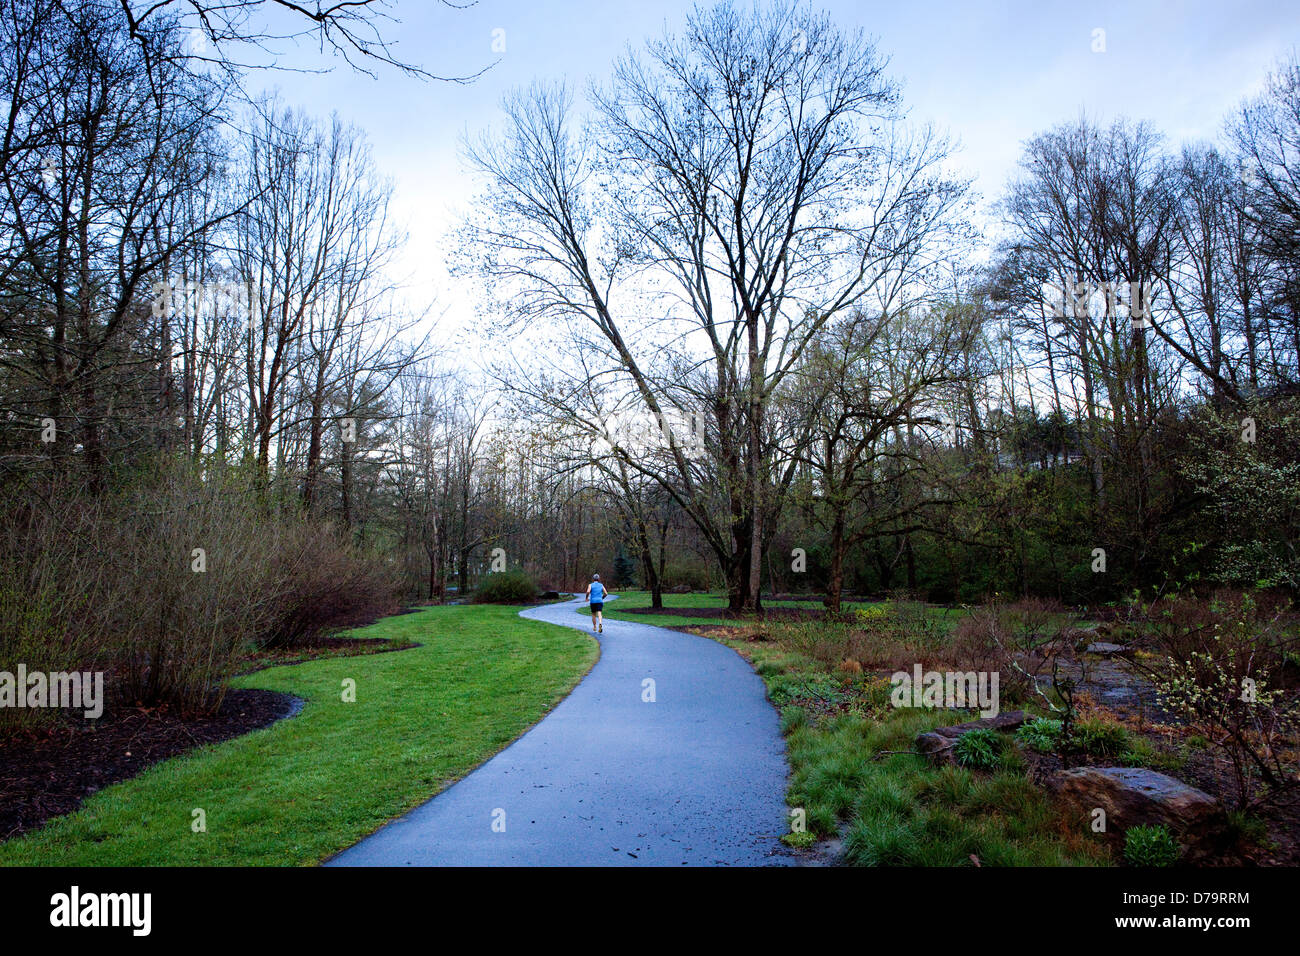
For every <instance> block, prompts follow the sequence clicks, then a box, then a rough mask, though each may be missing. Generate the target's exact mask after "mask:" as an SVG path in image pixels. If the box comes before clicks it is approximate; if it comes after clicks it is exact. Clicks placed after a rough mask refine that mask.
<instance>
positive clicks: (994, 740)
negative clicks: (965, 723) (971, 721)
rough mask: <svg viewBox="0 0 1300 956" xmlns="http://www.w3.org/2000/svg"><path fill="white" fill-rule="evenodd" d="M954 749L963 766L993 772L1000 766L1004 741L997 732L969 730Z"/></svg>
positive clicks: (958, 739) (958, 740) (954, 753)
mask: <svg viewBox="0 0 1300 956" xmlns="http://www.w3.org/2000/svg"><path fill="white" fill-rule="evenodd" d="M952 749H953V756H955V757H956V758H957V763H959V764H960V765H961V766H963V767H972V768H975V769H977V770H992V769H993V768H994V767H995V766H997V764H998V757H999V754H1000V752H1001V750H1002V739H1001V738H1000V737H999V736H998V732H997V731H996V730H988V729H982V730H969V731H967V732H966V733H964V734H962V735H961V736H960V737H958V738H957V742H956V743H955V744H953V748H952Z"/></svg>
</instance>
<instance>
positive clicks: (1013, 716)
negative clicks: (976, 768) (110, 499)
mask: <svg viewBox="0 0 1300 956" xmlns="http://www.w3.org/2000/svg"><path fill="white" fill-rule="evenodd" d="M1024 722H1025V712H1024V711H1023V710H1012V711H1008V712H1007V713H1005V714H998V715H997V716H996V717H981V718H980V719H979V720H968V721H966V723H964V724H953V725H952V726H951V727H936V728H935V729H934V730H931V731H929V732H927V733H924V734H918V735H917V738H916V749H917V751H918V752H919V753H922V754H925V755H926V756H927V757H929V758H930V760H931V761H932V762H934V763H956V757H955V756H954V754H953V752H952V748H953V745H954V744H956V743H957V738H958V737H960V736H961V735H962V734H965V733H969V732H970V731H972V730H1014V729H1015V728H1017V727H1019V726H1020V725H1021V724H1023V723H1024Z"/></svg>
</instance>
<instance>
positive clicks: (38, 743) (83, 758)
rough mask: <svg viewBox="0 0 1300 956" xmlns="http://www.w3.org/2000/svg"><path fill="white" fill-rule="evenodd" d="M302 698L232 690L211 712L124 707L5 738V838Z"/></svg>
mask: <svg viewBox="0 0 1300 956" xmlns="http://www.w3.org/2000/svg"><path fill="white" fill-rule="evenodd" d="M298 703H299V702H298V699H297V698H296V697H294V696H293V695H292V694H282V693H279V692H277V691H270V690H232V691H230V692H229V693H227V694H226V697H225V700H224V701H223V702H222V704H221V708H220V709H219V710H218V711H217V713H215V714H213V715H212V716H210V717H202V718H198V719H195V718H184V717H180V716H178V715H175V714H169V713H165V712H161V711H157V710H148V709H145V708H140V707H122V708H117V709H115V710H113V711H108V710H106V711H105V713H104V716H103V717H102V718H100V719H99V720H97V721H88V720H78V721H73V720H66V721H64V722H61V723H60V724H58V725H57V726H55V727H53V728H51V729H49V730H47V731H44V732H40V733H27V734H22V735H19V736H16V737H11V738H8V739H4V740H0V840H3V839H8V838H9V837H12V836H16V835H18V834H20V833H23V832H24V831H27V830H34V829H36V828H37V827H39V826H41V825H42V824H43V823H45V821H46V820H48V819H50V818H51V817H56V816H59V815H61V814H64V813H70V812H72V811H73V810H75V809H77V807H78V806H80V805H81V801H82V800H84V799H85V798H86V797H88V796H90V795H91V794H93V793H95V792H96V791H98V790H101V789H103V788H104V787H107V786H108V785H109V784H113V783H117V782H119V781H122V780H126V779H128V778H130V777H134V776H135V775H136V774H138V773H141V772H142V771H144V770H146V769H147V768H149V767H151V766H153V765H154V764H156V763H159V762H161V761H163V760H167V759H168V758H170V757H174V756H176V755H177V754H181V753H184V752H185V751H187V750H192V749H193V748H195V747H199V746H201V745H203V744H210V743H217V742H219V741H222V740H229V739H230V738H232V737H238V736H240V735H241V734H246V733H248V732H249V731H252V730H257V729H258V728H259V727H265V726H267V725H268V724H272V723H274V722H275V721H277V720H279V719H280V718H282V717H286V716H289V715H290V714H291V713H294V712H295V711H296V709H297V707H298Z"/></svg>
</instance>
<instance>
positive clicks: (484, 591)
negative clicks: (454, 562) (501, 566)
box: [474, 569, 537, 604]
mask: <svg viewBox="0 0 1300 956" xmlns="http://www.w3.org/2000/svg"><path fill="white" fill-rule="evenodd" d="M536 598H537V584H536V582H534V581H533V579H532V578H531V577H530V576H529V575H528V574H527V573H525V572H524V571H522V570H519V569H515V570H513V571H498V572H496V573H495V574H489V575H487V576H486V577H485V578H483V580H482V581H481V582H480V583H479V586H478V589H477V590H475V592H474V603H475V604H527V603H528V602H530V601H533V600H535V599H536Z"/></svg>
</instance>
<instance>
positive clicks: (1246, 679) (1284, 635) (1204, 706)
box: [1134, 592, 1300, 809]
mask: <svg viewBox="0 0 1300 956" xmlns="http://www.w3.org/2000/svg"><path fill="white" fill-rule="evenodd" d="M1145 616H1146V619H1147V626H1148V631H1149V634H1150V636H1151V640H1152V644H1153V648H1152V649H1153V650H1154V651H1155V652H1156V653H1155V654H1153V655H1151V656H1150V657H1149V658H1145V659H1144V658H1138V659H1136V660H1135V661H1134V666H1136V667H1137V668H1139V669H1140V670H1143V671H1145V672H1146V674H1147V675H1148V676H1149V677H1150V679H1151V680H1152V683H1154V684H1155V687H1156V691H1157V693H1158V694H1159V696H1160V698H1161V701H1162V703H1163V704H1164V706H1165V707H1166V708H1168V709H1169V710H1171V711H1172V712H1174V713H1176V714H1178V715H1179V716H1181V717H1182V718H1184V719H1185V720H1186V721H1187V722H1188V723H1189V724H1191V725H1192V726H1195V727H1198V728H1208V729H1209V730H1210V731H1212V733H1209V734H1206V735H1205V736H1206V737H1209V738H1210V739H1212V740H1213V742H1214V746H1216V747H1219V748H1221V749H1222V751H1223V753H1224V755H1225V756H1226V757H1227V758H1228V761H1229V763H1230V764H1231V766H1232V771H1233V778H1234V783H1235V785H1236V791H1237V792H1236V797H1237V808H1238V809H1245V808H1246V807H1248V806H1250V805H1251V803H1252V802H1253V801H1254V799H1255V798H1256V796H1257V790H1258V787H1259V784H1261V783H1262V784H1263V785H1264V786H1265V787H1267V788H1268V789H1269V790H1271V791H1273V792H1274V793H1277V792H1280V791H1282V790H1284V789H1286V788H1289V787H1292V786H1294V785H1295V782H1296V774H1295V755H1294V752H1293V737H1294V734H1295V732H1296V730H1297V728H1300V696H1297V694H1296V693H1295V692H1294V691H1289V690H1286V689H1284V688H1282V687H1280V686H1276V684H1277V682H1276V681H1275V679H1274V675H1275V673H1276V672H1277V671H1278V670H1280V665H1281V662H1282V660H1283V656H1284V654H1285V653H1286V652H1287V651H1289V650H1291V649H1292V647H1293V646H1294V644H1295V640H1296V638H1295V634H1294V630H1295V625H1294V622H1293V621H1292V620H1290V619H1289V617H1288V615H1287V613H1286V610H1285V609H1284V608H1271V609H1269V610H1264V609H1262V608H1261V607H1260V606H1259V605H1258V604H1257V602H1256V601H1255V599H1254V598H1253V597H1251V596H1250V595H1242V594H1233V593H1230V592H1220V593H1217V594H1215V595H1214V596H1213V597H1212V599H1211V600H1209V601H1203V600H1198V599H1195V598H1190V597H1177V598H1170V599H1165V600H1162V601H1160V602H1158V603H1155V604H1153V605H1151V606H1150V607H1148V608H1146V609H1145Z"/></svg>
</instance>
